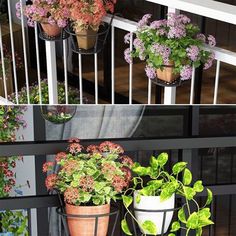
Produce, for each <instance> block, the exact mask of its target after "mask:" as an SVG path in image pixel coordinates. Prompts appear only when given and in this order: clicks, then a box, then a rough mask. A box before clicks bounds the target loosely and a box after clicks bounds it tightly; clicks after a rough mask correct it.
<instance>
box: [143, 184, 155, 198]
mask: <svg viewBox="0 0 236 236" xmlns="http://www.w3.org/2000/svg"><path fill="white" fill-rule="evenodd" d="M155 191H156V188H155V187H154V186H153V185H149V186H146V187H144V188H142V189H141V190H140V191H139V193H140V194H141V195H143V196H154V194H155Z"/></svg>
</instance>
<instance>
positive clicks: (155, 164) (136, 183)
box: [121, 153, 214, 236]
mask: <svg viewBox="0 0 236 236" xmlns="http://www.w3.org/2000/svg"><path fill="white" fill-rule="evenodd" d="M167 162H168V154H167V153H161V154H160V155H159V156H157V157H154V156H152V157H151V158H150V163H149V166H147V167H144V166H141V165H140V164H139V163H134V165H133V167H132V172H133V174H134V177H133V178H132V182H133V186H132V187H130V188H129V189H127V190H126V191H125V192H124V194H123V195H122V199H123V204H124V206H125V208H126V210H127V212H126V214H125V216H124V219H123V220H122V222H121V226H122V230H123V231H124V233H125V234H127V235H132V233H131V231H130V229H129V226H128V223H127V219H126V218H127V215H130V216H131V217H132V218H133V219H134V220H135V221H136V223H137V224H138V225H139V227H140V228H143V229H144V230H146V231H148V232H150V234H152V235H153V234H155V233H154V232H156V225H155V224H154V223H153V222H152V221H147V222H144V223H143V224H142V225H140V223H139V222H138V221H137V219H136V218H135V216H134V215H133V213H132V212H131V210H130V206H131V204H132V202H133V201H134V199H133V192H134V191H137V190H138V194H137V195H136V199H135V201H136V202H137V203H138V202H140V199H141V196H160V200H161V201H165V200H167V199H169V198H170V197H172V196H173V194H176V196H179V197H182V198H183V199H184V203H183V205H182V206H181V207H180V208H179V209H178V220H177V221H175V222H173V223H172V225H171V229H170V233H169V234H168V236H175V235H176V234H175V233H176V232H177V231H179V230H180V229H181V230H185V231H186V236H187V235H189V232H190V231H191V230H195V231H196V236H200V235H202V229H203V227H205V226H208V225H211V224H214V223H213V221H212V220H211V219H210V218H211V212H210V208H209V207H208V206H209V205H210V203H211V202H212V192H211V190H210V189H208V188H207V189H206V190H207V193H208V196H207V200H206V202H205V205H204V206H199V204H198V203H197V201H196V199H195V197H196V195H197V193H200V192H202V191H203V190H204V186H203V185H202V181H201V180H198V181H196V182H194V183H193V182H192V174H191V171H190V170H189V169H188V168H187V163H186V162H178V163H176V164H174V165H173V167H172V171H171V173H169V172H167V171H166V170H165V165H166V164H167ZM144 178H147V180H148V181H147V182H144ZM190 204H191V206H192V204H193V205H194V206H195V207H190Z"/></svg>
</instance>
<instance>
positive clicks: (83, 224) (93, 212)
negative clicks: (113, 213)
mask: <svg viewBox="0 0 236 236" xmlns="http://www.w3.org/2000/svg"><path fill="white" fill-rule="evenodd" d="M66 213H67V214H68V215H76V216H78V217H77V218H72V217H69V216H67V223H68V227H69V231H70V235H71V236H94V232H95V227H97V234H96V235H97V236H106V235H107V231H108V225H109V216H108V215H109V213H110V204H106V205H101V206H74V205H70V204H66ZM99 215H105V216H101V217H99ZM106 215H107V216H106ZM96 216H97V219H98V222H97V226H96ZM83 217H84V218H83Z"/></svg>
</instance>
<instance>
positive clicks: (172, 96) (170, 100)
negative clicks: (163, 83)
mask: <svg viewBox="0 0 236 236" xmlns="http://www.w3.org/2000/svg"><path fill="white" fill-rule="evenodd" d="M175 103H176V88H173V87H165V88H164V104H165V105H173V104H175Z"/></svg>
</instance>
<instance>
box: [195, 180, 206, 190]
mask: <svg viewBox="0 0 236 236" xmlns="http://www.w3.org/2000/svg"><path fill="white" fill-rule="evenodd" d="M193 189H194V191H196V192H198V193H200V192H202V191H203V190H204V187H203V185H202V181H201V180H198V181H197V182H196V183H195V184H194V185H193Z"/></svg>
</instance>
